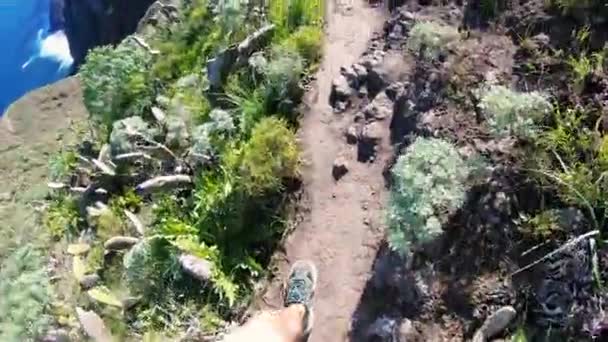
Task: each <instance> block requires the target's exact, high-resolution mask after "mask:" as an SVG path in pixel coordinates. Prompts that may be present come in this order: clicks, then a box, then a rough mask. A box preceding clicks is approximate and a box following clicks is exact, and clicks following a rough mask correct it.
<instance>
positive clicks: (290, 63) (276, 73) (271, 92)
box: [264, 49, 304, 116]
mask: <svg viewBox="0 0 608 342" xmlns="http://www.w3.org/2000/svg"><path fill="white" fill-rule="evenodd" d="M303 72H304V63H303V61H302V58H301V57H300V55H299V54H298V53H297V52H296V51H292V50H288V49H275V50H274V51H273V53H272V56H271V60H270V62H268V65H267V66H266V69H265V71H264V77H265V92H266V93H265V103H266V105H265V106H266V112H267V113H278V114H283V115H287V116H290V115H291V114H293V112H294V111H295V109H296V107H297V105H298V104H299V103H300V101H301V98H302V95H303V94H304V92H303V90H302V87H301V86H300V80H301V77H302V74H303Z"/></svg>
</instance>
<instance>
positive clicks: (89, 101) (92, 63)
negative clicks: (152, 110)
mask: <svg viewBox="0 0 608 342" xmlns="http://www.w3.org/2000/svg"><path fill="white" fill-rule="evenodd" d="M149 65H150V55H149V54H148V53H147V52H146V51H144V50H143V49H141V48H138V47H137V46H135V45H133V43H130V42H128V41H124V42H122V43H121V44H120V45H118V46H117V47H116V48H113V47H111V46H103V47H98V48H95V49H93V50H91V52H89V54H88V55H87V58H86V61H85V64H84V65H83V66H82V68H81V69H80V77H81V80H82V84H83V96H84V103H85V105H86V107H87V109H88V110H89V112H90V113H91V115H92V117H93V118H94V119H95V120H96V121H98V122H100V123H102V124H103V125H105V126H106V127H108V128H109V127H111V125H112V123H113V122H114V121H116V120H119V119H122V118H125V117H128V116H132V115H138V114H141V113H143V112H144V110H145V109H147V108H149V107H150V105H151V103H152V97H153V94H152V92H151V87H150V85H149V84H148V83H147V74H146V73H147V70H148V67H149Z"/></svg>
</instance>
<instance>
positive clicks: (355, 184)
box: [264, 0, 390, 342]
mask: <svg viewBox="0 0 608 342" xmlns="http://www.w3.org/2000/svg"><path fill="white" fill-rule="evenodd" d="M383 18H384V14H383V12H382V9H374V8H370V7H368V4H367V2H366V1H364V0H352V1H345V0H342V1H339V0H332V1H329V3H328V8H327V25H328V26H327V29H326V41H325V48H324V56H325V57H324V60H323V62H322V65H321V67H320V69H319V71H318V72H317V75H316V79H317V81H316V86H315V87H314V90H311V91H310V92H309V94H308V95H307V97H306V100H305V101H306V104H307V105H308V106H309V109H308V110H307V112H306V114H305V116H304V119H303V121H302V127H301V131H300V139H301V142H302V147H303V149H304V158H305V160H306V162H307V165H306V166H305V167H304V170H303V176H304V186H305V192H306V195H305V200H304V201H305V203H304V205H305V207H306V208H307V209H308V210H309V212H307V213H305V214H304V218H303V221H302V222H301V223H300V224H299V225H298V227H297V228H296V230H295V232H294V233H293V234H291V236H290V237H289V238H288V240H287V242H286V245H285V252H286V258H285V259H286V260H285V262H284V263H282V265H280V267H279V274H277V279H283V278H284V276H285V274H286V273H287V271H288V267H289V263H291V262H293V261H295V260H297V259H309V260H312V261H314V262H315V263H316V265H317V267H318V269H319V284H318V288H317V293H316V298H315V328H314V330H313V333H312V336H311V337H310V339H309V341H310V342H328V341H332V342H334V341H345V340H348V331H349V325H350V321H351V316H352V314H353V312H354V311H355V309H356V307H357V304H358V302H359V299H360V297H361V294H362V292H363V289H364V286H365V283H366V281H367V280H368V278H369V274H370V271H371V268H372V264H373V260H374V257H375V255H376V250H377V247H378V243H379V240H380V239H381V236H382V228H381V224H382V222H383V211H382V210H383V203H384V199H385V189H384V180H383V177H382V168H383V166H384V165H385V163H384V159H386V158H388V156H389V155H390V153H389V150H390V147H387V146H384V148H381V150H380V151H379V153H378V159H377V160H376V162H374V163H371V164H370V163H365V164H364V163H359V162H357V160H356V154H357V151H356V147H355V146H353V145H347V143H346V139H345V138H344V133H343V132H344V130H345V128H346V127H348V125H349V124H351V123H352V120H353V119H352V118H353V113H351V112H347V113H343V114H334V113H333V112H332V108H331V107H330V105H329V96H330V92H331V84H332V80H333V78H335V77H336V76H338V75H339V73H340V67H341V66H345V65H350V64H352V63H354V62H355V61H356V59H357V58H358V57H359V56H360V55H361V54H362V53H363V52H364V51H365V48H366V46H367V44H368V42H369V40H370V38H371V37H372V34H373V33H374V31H379V30H380V29H381V28H382V22H383ZM387 129H388V128H387ZM384 136H386V137H388V133H387V134H386V135H384ZM386 145H388V143H387V144H386ZM338 156H343V157H344V158H345V159H346V160H347V161H348V168H349V172H348V173H347V174H346V175H345V176H344V177H343V178H342V179H340V180H339V181H338V182H336V181H335V180H334V179H333V177H332V165H333V162H334V160H335V159H336V157H338ZM264 300H265V301H266V303H269V304H271V305H272V306H275V307H279V306H280V285H279V281H278V280H277V281H276V282H275V283H274V284H272V285H271V287H270V289H269V291H268V292H267V293H266V295H265V298H264Z"/></svg>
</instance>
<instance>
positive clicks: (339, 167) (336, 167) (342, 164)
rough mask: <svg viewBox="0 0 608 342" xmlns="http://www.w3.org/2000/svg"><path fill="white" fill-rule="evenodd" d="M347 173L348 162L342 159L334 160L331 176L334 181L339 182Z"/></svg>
mask: <svg viewBox="0 0 608 342" xmlns="http://www.w3.org/2000/svg"><path fill="white" fill-rule="evenodd" d="M347 173H348V162H347V161H346V159H345V158H344V157H338V158H336V160H334V164H333V167H332V169H331V174H332V176H333V177H334V179H335V180H340V178H342V177H343V176H344V175H345V174H347Z"/></svg>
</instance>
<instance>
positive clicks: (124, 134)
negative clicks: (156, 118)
mask: <svg viewBox="0 0 608 342" xmlns="http://www.w3.org/2000/svg"><path fill="white" fill-rule="evenodd" d="M157 134H158V131H157V130H156V129H154V128H152V127H150V125H149V124H148V123H147V122H145V121H144V119H142V118H141V117H139V116H132V117H128V118H126V119H122V120H118V121H115V122H114V124H113V125H112V133H110V148H111V151H112V155H117V154H121V153H129V152H134V151H135V150H136V149H137V142H138V141H141V139H148V140H153V139H154V137H155V136H156V135H157Z"/></svg>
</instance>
